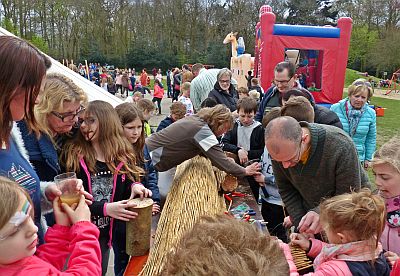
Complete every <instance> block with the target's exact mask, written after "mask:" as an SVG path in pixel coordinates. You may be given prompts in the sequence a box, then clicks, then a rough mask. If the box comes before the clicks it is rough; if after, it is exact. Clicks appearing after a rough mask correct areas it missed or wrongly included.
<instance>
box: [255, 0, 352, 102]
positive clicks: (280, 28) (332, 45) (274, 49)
mask: <svg viewBox="0 0 400 276" xmlns="http://www.w3.org/2000/svg"><path fill="white" fill-rule="evenodd" d="M351 27H352V20H351V18H349V17H342V18H340V19H339V20H338V23H337V27H332V26H324V27H319V26H304V25H287V24H277V23H275V14H274V13H272V9H271V7H270V6H268V5H265V6H262V7H261V9H260V22H258V23H257V26H256V45H255V62H254V70H255V74H254V75H255V76H257V77H258V78H260V81H261V86H262V87H263V88H264V90H266V89H268V88H269V87H270V86H271V83H272V81H273V78H274V67H275V65H276V64H277V63H279V62H281V61H284V60H290V61H291V62H293V63H295V64H296V65H297V71H296V74H297V75H298V77H299V81H300V83H301V84H302V85H303V86H305V88H310V87H312V88H310V89H309V90H310V92H311V93H312V94H313V96H314V98H315V101H316V102H317V103H330V104H332V103H336V102H338V101H339V100H341V99H342V95H343V87H344V80H345V74H346V66H347V57H348V50H349V45H350V36H351ZM293 53H295V56H294V57H293Z"/></svg>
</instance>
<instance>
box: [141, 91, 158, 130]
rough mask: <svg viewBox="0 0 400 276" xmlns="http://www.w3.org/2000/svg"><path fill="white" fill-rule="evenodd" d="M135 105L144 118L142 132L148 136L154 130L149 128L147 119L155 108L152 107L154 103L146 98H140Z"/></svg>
mask: <svg viewBox="0 0 400 276" xmlns="http://www.w3.org/2000/svg"><path fill="white" fill-rule="evenodd" d="M137 107H138V108H139V110H140V111H141V112H142V114H143V120H144V134H145V135H146V137H149V136H150V135H151V134H152V133H154V131H153V130H152V129H151V127H150V124H149V120H150V118H151V117H152V115H153V112H154V110H155V109H156V108H155V107H154V104H153V103H152V102H151V101H150V100H148V99H140V100H139V101H138V102H137Z"/></svg>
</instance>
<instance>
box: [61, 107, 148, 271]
mask: <svg viewBox="0 0 400 276" xmlns="http://www.w3.org/2000/svg"><path fill="white" fill-rule="evenodd" d="M80 120H81V127H80V132H79V133H78V134H77V136H76V139H74V140H71V141H70V142H69V143H67V144H66V146H65V147H64V150H63V152H62V156H61V159H62V162H63V164H64V166H65V168H66V170H67V171H74V172H76V173H77V176H78V178H80V179H82V181H83V185H84V187H85V190H87V191H89V193H91V194H92V195H93V204H92V205H91V206H90V209H91V212H92V222H93V223H94V224H96V225H97V227H98V228H99V229H100V237H99V242H100V247H101V251H102V271H103V275H105V274H106V272H107V265H108V257H109V252H110V250H109V248H110V247H111V245H113V246H114V252H115V261H114V264H115V269H117V268H118V267H119V266H122V265H125V264H121V261H122V260H121V258H120V255H121V254H120V253H121V252H119V251H118V250H115V248H121V244H124V243H125V236H124V235H121V232H122V231H124V229H125V222H126V221H129V220H131V219H135V218H136V216H137V213H135V212H132V211H130V210H128V208H130V207H133V206H132V204H131V203H128V199H130V198H133V197H135V196H137V195H140V197H148V196H151V191H150V190H148V189H146V188H144V187H143V185H142V184H141V183H140V182H139V181H140V175H142V174H143V170H142V169H141V168H139V167H137V166H136V155H135V153H134V152H133V149H132V145H131V144H130V143H129V142H128V140H127V139H126V138H125V136H124V134H123V130H122V126H121V123H120V121H119V117H118V115H117V113H116V111H115V110H114V108H113V107H112V106H111V104H109V103H106V102H103V101H93V102H90V103H89V105H88V107H87V108H86V110H85V113H84V115H83V116H82V118H80ZM123 253H125V252H123Z"/></svg>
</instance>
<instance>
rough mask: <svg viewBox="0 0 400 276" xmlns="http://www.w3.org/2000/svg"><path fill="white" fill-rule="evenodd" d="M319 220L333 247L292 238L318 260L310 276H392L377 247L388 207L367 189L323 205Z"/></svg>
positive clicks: (304, 237) (340, 196) (327, 201)
mask: <svg viewBox="0 0 400 276" xmlns="http://www.w3.org/2000/svg"><path fill="white" fill-rule="evenodd" d="M320 220H321V224H322V226H323V229H324V232H325V234H326V236H327V237H328V240H329V242H330V244H326V243H324V242H322V241H319V240H316V239H308V238H307V237H306V236H304V235H303V234H293V235H292V236H291V239H292V243H293V244H295V245H298V246H300V247H301V248H302V249H304V250H306V251H307V252H308V253H307V255H308V256H310V257H313V258H315V260H314V271H315V272H314V273H310V274H307V275H321V276H322V275H329V276H351V275H381V276H389V275H390V267H389V264H388V262H387V261H386V258H385V256H384V255H383V251H382V246H381V245H380V244H379V243H378V241H379V238H380V236H381V234H382V230H383V228H384V226H385V203H384V201H383V200H382V198H381V197H380V196H378V195H373V194H372V192H371V191H369V190H367V189H365V190H362V191H360V192H358V193H351V194H343V195H338V196H335V197H332V198H330V199H327V200H325V201H323V202H322V203H321V204H320Z"/></svg>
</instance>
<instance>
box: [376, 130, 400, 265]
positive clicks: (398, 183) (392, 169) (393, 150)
mask: <svg viewBox="0 0 400 276" xmlns="http://www.w3.org/2000/svg"><path fill="white" fill-rule="evenodd" d="M372 169H373V171H374V175H375V184H376V187H377V188H378V190H379V194H380V195H381V196H382V197H383V198H384V200H385V203H386V213H387V214H386V223H385V229H384V230H383V233H382V236H381V240H380V241H381V243H382V246H383V249H385V250H387V251H388V252H387V253H386V255H387V257H388V259H389V260H390V261H391V263H392V264H393V263H394V262H395V261H396V260H397V259H399V257H398V255H400V137H399V136H397V137H393V138H392V139H391V140H389V141H388V142H387V143H385V144H384V145H383V146H382V147H381V148H380V149H379V150H378V151H377V152H375V155H374V158H373V162H372Z"/></svg>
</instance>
